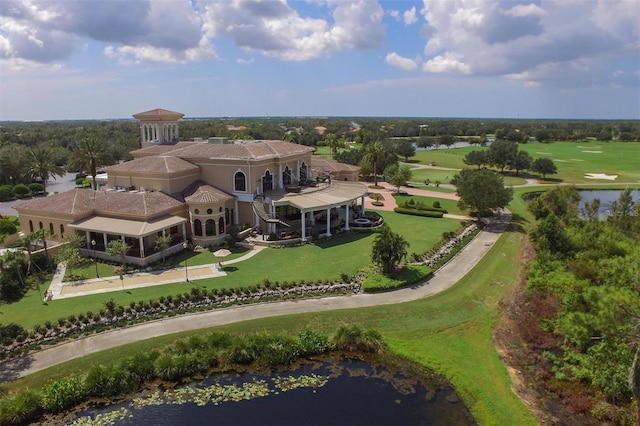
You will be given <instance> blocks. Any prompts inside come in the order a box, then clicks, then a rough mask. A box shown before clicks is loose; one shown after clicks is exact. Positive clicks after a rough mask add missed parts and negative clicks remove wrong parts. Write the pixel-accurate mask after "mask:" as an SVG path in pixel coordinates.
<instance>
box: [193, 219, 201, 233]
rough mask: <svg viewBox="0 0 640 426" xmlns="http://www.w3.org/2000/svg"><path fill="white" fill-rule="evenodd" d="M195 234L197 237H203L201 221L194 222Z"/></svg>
mask: <svg viewBox="0 0 640 426" xmlns="http://www.w3.org/2000/svg"><path fill="white" fill-rule="evenodd" d="M193 233H194V234H196V235H197V236H202V222H200V219H196V220H194V221H193Z"/></svg>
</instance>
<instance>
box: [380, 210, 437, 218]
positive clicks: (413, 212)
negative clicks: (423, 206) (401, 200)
mask: <svg viewBox="0 0 640 426" xmlns="http://www.w3.org/2000/svg"><path fill="white" fill-rule="evenodd" d="M393 211H394V212H396V213H400V214H408V215H413V216H423V217H435V218H441V217H443V216H444V213H443V212H439V211H433V210H417V209H408V208H405V207H396V208H395V209H393Z"/></svg>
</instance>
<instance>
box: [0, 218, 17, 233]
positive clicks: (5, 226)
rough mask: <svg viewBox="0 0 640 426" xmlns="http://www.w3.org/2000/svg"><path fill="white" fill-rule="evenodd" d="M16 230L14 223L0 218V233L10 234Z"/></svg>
mask: <svg viewBox="0 0 640 426" xmlns="http://www.w3.org/2000/svg"><path fill="white" fill-rule="evenodd" d="M16 232H18V228H17V227H16V225H15V224H14V223H13V222H12V221H11V220H9V219H0V234H5V235H11V234H15V233H16Z"/></svg>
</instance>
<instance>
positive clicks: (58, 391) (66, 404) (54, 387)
mask: <svg viewBox="0 0 640 426" xmlns="http://www.w3.org/2000/svg"><path fill="white" fill-rule="evenodd" d="M84 397H85V390H84V386H83V384H82V382H81V381H80V379H79V378H78V377H75V376H71V377H66V378H64V379H60V380H56V381H54V382H51V383H49V384H47V385H45V386H44V387H43V388H42V407H43V408H44V409H45V410H47V411H49V412H51V413H59V412H60V411H62V410H66V409H68V408H71V407H73V406H74V405H76V404H78V403H79V402H81V401H83V400H84Z"/></svg>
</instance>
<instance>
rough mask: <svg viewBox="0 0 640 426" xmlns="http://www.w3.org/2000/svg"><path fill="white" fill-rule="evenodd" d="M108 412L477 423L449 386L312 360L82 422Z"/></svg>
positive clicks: (151, 417)
mask: <svg viewBox="0 0 640 426" xmlns="http://www.w3.org/2000/svg"><path fill="white" fill-rule="evenodd" d="M143 400H147V403H144V402H141V401H143ZM109 412H114V413H115V414H114V417H115V419H113V423H111V424H116V425H139V424H153V425H199V424H212V425H213V424H224V425H292V424H296V425H403V424H411V425H422V424H424V425H472V424H475V423H474V421H473V420H472V418H471V415H470V413H469V411H468V410H467V408H466V407H465V406H464V405H463V404H462V403H461V402H460V401H459V399H458V397H457V395H456V394H455V392H454V391H453V390H452V389H451V387H450V386H448V385H442V384H437V383H428V382H426V381H425V380H424V379H421V378H416V377H413V376H410V375H407V374H405V373H404V372H403V371H399V370H394V369H391V368H386V367H384V366H381V365H372V364H369V363H367V362H363V361H359V360H340V361H338V362H320V361H317V362H309V363H305V364H303V365H301V366H299V367H298V368H296V369H294V370H293V371H291V370H288V371H283V372H278V373H273V374H270V375H266V374H255V373H252V374H249V373H243V374H218V375H214V376H210V377H208V378H206V379H205V380H203V381H202V382H199V383H195V384H191V385H189V386H188V387H184V388H180V389H178V390H166V391H164V392H157V393H152V394H149V395H146V396H144V397H143V398H140V399H136V400H132V401H127V402H125V403H122V404H118V405H115V406H111V407H107V408H103V409H90V410H86V411H84V412H82V413H79V417H83V416H87V417H89V418H92V419H94V418H96V417H102V416H104V415H105V414H106V413H109ZM87 417H85V419H84V420H85V421H86V420H89V418H87ZM82 422H83V420H80V423H82ZM84 424H92V423H84Z"/></svg>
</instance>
